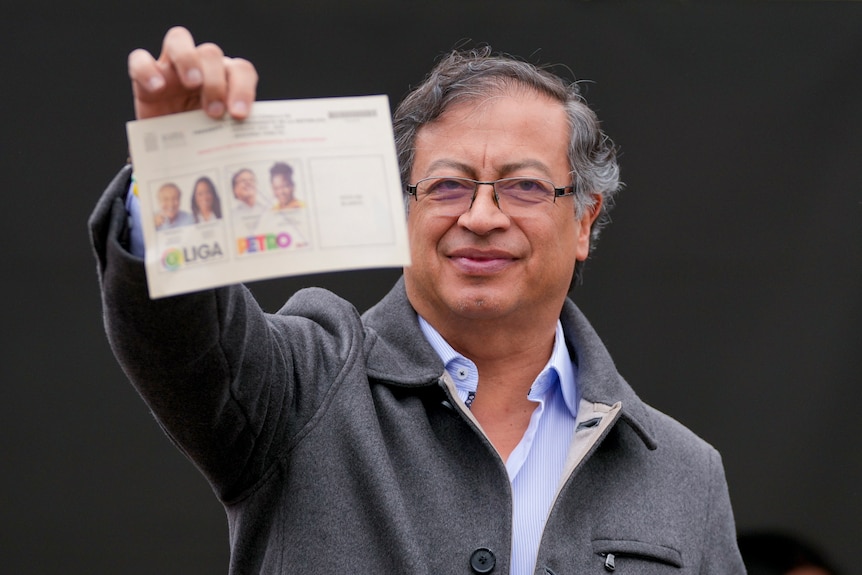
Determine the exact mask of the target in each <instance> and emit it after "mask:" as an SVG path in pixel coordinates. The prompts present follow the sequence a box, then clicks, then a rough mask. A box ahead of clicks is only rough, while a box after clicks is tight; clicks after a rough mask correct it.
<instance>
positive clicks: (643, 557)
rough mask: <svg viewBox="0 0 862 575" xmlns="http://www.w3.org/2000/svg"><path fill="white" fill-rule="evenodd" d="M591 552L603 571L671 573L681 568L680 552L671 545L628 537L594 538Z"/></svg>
mask: <svg viewBox="0 0 862 575" xmlns="http://www.w3.org/2000/svg"><path fill="white" fill-rule="evenodd" d="M593 552H594V553H595V554H596V556H597V559H596V560H597V562H601V564H603V565H604V568H605V571H608V572H612V571H620V572H621V573H639V574H640V573H653V572H655V573H672V572H673V571H671V570H670V569H667V568H669V567H675V568H677V569H679V568H682V554H681V553H680V552H679V551H677V550H676V549H674V548H673V547H667V546H666V545H657V544H655V543H646V542H644V541H632V540H629V539H594V540H593Z"/></svg>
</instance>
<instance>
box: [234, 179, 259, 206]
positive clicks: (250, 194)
mask: <svg viewBox="0 0 862 575" xmlns="http://www.w3.org/2000/svg"><path fill="white" fill-rule="evenodd" d="M233 195H235V196H236V199H238V200H239V201H241V202H244V203H246V204H248V205H250V206H253V205H254V203H255V201H256V200H257V178H255V176H254V174H253V173H252V172H249V171H248V170H243V171H241V172H240V173H239V174H238V175H237V177H236V179H235V180H234V185H233Z"/></svg>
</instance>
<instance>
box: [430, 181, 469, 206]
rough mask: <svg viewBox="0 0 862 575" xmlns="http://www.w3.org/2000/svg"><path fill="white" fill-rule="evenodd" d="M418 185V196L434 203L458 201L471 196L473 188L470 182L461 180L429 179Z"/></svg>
mask: <svg viewBox="0 0 862 575" xmlns="http://www.w3.org/2000/svg"><path fill="white" fill-rule="evenodd" d="M420 184H421V185H420V186H419V194H420V196H427V197H429V198H431V199H433V200H435V201H446V200H455V199H460V198H463V197H464V196H466V195H472V194H473V189H474V188H475V185H474V184H473V182H472V181H470V180H465V179H461V178H430V179H428V180H425V181H423V182H421V183H420Z"/></svg>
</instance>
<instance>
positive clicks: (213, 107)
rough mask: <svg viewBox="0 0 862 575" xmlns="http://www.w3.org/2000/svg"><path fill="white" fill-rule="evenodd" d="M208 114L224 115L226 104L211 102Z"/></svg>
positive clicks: (216, 116) (215, 116)
mask: <svg viewBox="0 0 862 575" xmlns="http://www.w3.org/2000/svg"><path fill="white" fill-rule="evenodd" d="M207 114H209V115H210V116H212V117H214V118H218V117H221V116H222V115H224V104H222V103H221V102H211V103H210V105H209V106H207Z"/></svg>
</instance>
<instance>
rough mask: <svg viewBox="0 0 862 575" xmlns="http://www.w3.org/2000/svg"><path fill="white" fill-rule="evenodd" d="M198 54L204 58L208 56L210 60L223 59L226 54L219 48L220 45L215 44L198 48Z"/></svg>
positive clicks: (209, 43) (207, 44)
mask: <svg viewBox="0 0 862 575" xmlns="http://www.w3.org/2000/svg"><path fill="white" fill-rule="evenodd" d="M198 52H199V53H200V54H201V55H202V56H206V57H208V58H223V57H224V52H223V51H222V49H221V48H220V47H219V46H218V44H213V43H212V42H205V43H203V44H201V45H200V46H198Z"/></svg>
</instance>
